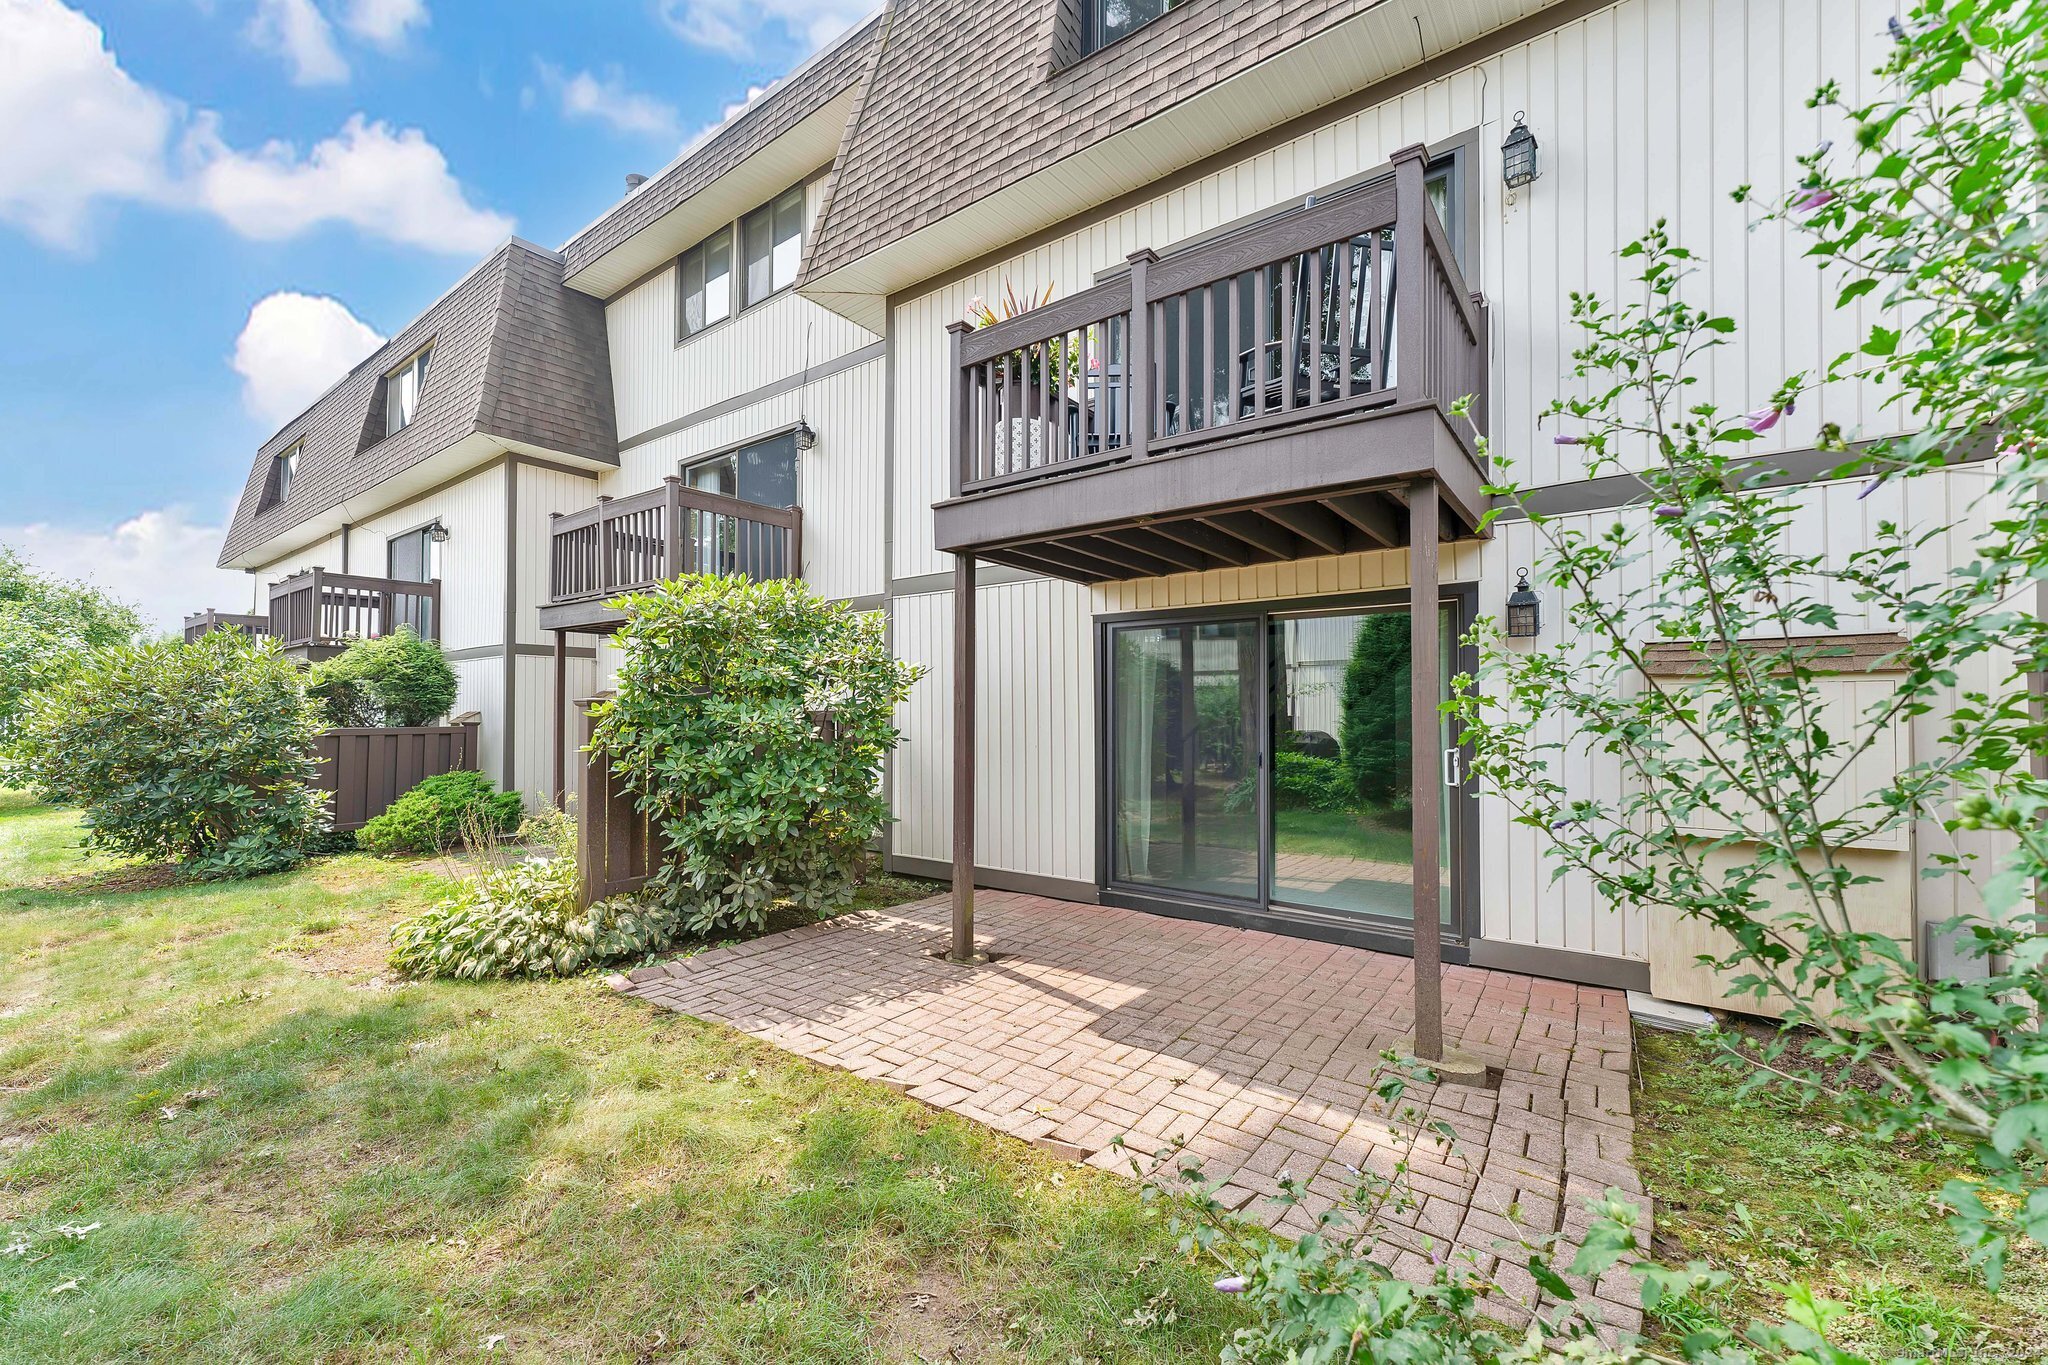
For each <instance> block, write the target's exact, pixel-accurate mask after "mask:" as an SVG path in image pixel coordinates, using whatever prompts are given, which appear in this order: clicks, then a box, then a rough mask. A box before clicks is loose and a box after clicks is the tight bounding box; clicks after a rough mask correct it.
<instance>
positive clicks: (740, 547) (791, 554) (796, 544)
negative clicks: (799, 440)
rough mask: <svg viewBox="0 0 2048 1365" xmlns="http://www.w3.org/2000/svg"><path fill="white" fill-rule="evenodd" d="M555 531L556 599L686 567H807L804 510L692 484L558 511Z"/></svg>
mask: <svg viewBox="0 0 2048 1365" xmlns="http://www.w3.org/2000/svg"><path fill="white" fill-rule="evenodd" d="M551 531H552V534H551V535H550V537H549V540H550V549H549V554H548V598H549V602H550V604H551V605H554V606H562V605H566V604H569V603H578V602H603V601H605V600H607V599H608V598H612V597H616V596H618V595H619V594H620V593H626V592H637V591H639V590H641V589H644V588H650V587H652V586H654V585H655V584H656V583H660V582H662V581H663V580H665V579H670V578H674V577H677V576H678V575H681V574H699V573H703V574H743V575H745V576H746V577H749V578H754V579H770V578H798V577H801V576H802V574H803V539H804V514H803V511H802V509H800V508H795V507H769V506H766V505H764V504H762V503H757V502H746V501H743V500H741V499H739V498H729V497H725V496H723V495H722V494H718V493H707V492H704V491H703V490H702V489H697V488H691V487H688V486H687V485H685V484H684V483H683V481H682V480H681V479H679V478H677V477H676V476H674V475H670V476H669V477H668V478H666V479H664V480H663V481H662V485H661V487H659V488H650V489H648V490H647V491H646V492H644V493H635V494H633V495H632V496H631V497H625V498H599V499H598V500H597V505H596V506H595V507H586V508H584V509H583V510H581V511H579V512H569V513H559V512H558V513H556V514H555V516H554V519H553V525H552V527H551Z"/></svg>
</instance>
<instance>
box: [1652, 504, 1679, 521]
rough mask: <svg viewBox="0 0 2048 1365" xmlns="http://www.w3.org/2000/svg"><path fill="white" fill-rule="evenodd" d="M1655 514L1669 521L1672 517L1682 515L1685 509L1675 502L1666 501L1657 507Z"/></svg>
mask: <svg viewBox="0 0 2048 1365" xmlns="http://www.w3.org/2000/svg"><path fill="white" fill-rule="evenodd" d="M1657 515H1658V516H1660V517H1662V518H1664V519H1665V520H1666V521H1670V520H1671V519H1673V518H1674V517H1682V516H1684V515H1685V509H1684V508H1683V507H1680V506H1679V505H1678V504H1677V503H1675V502H1667V503H1664V504H1663V505H1661V506H1660V507H1658V508H1657Z"/></svg>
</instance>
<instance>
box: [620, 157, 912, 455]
mask: <svg viewBox="0 0 2048 1365" xmlns="http://www.w3.org/2000/svg"><path fill="white" fill-rule="evenodd" d="M824 183H825V182H824V179H823V178H822V177H820V178H819V179H817V180H814V181H812V182H811V184H810V187H809V191H808V194H807V202H806V206H805V207H806V210H807V213H806V219H807V221H809V220H811V219H814V218H815V216H816V214H817V211H818V207H819V202H820V198H821V196H822V194H823V187H824ZM738 272H739V263H738V261H737V260H735V262H734V278H735V281H737V278H738ZM605 323H606V327H607V330H608V332H609V335H610V340H611V359H612V395H613V400H614V402H615V404H616V407H617V412H618V423H619V436H620V437H621V438H622V439H627V438H631V437H633V436H635V435H638V434H639V433H640V432H643V431H646V430H648V429H649V428H651V427H657V426H660V425H661V424H662V423H663V422H670V421H674V420H675V419H676V418H678V417H682V416H685V415H687V414H689V413H692V412H696V411H699V410H700V409H703V408H707V407H710V406H711V405H713V404H715V403H722V402H724V401H726V400H727V399H731V398H736V397H738V396H740V395H741V394H745V393H751V392H753V391H754V390H755V389H758V388H760V387H762V386H763V385H766V384H772V383H774V382H775V381H776V380H778V379H781V378H783V377H785V376H787V375H793V374H800V373H802V372H803V370H804V369H805V367H806V366H811V367H815V366H818V365H822V364H824V363H825V362H826V361H828V360H832V359H835V358H836V357H838V356H842V355H845V354H846V353H847V352H849V351H857V350H859V349H860V348H861V347H863V346H867V345H871V344H872V343H874V342H876V341H879V340H880V339H881V338H879V337H877V336H876V335H875V334H874V333H873V332H870V331H868V330H867V329H866V328H864V327H861V326H860V325H859V324H857V323H853V322H849V321H848V320H847V319H845V318H843V317H841V316H839V314H837V313H834V312H831V311H830V310H828V309H825V308H821V307H819V306H818V305H817V304H815V303H812V302H811V301H810V300H809V299H805V298H799V297H798V296H797V295H795V294H794V293H785V294H783V295H781V296H780V297H777V298H771V299H769V300H768V301H766V302H765V303H762V304H760V305H758V306H756V307H753V308H749V309H747V310H745V311H744V312H742V313H740V314H739V315H738V316H736V317H733V318H730V319H728V320H727V321H725V322H722V323H719V324H717V325H716V326H714V327H712V328H709V329H707V330H706V331H704V332H702V333H700V334H699V335H697V336H694V337H691V338H690V339H689V340H688V341H685V342H681V343H680V344H679V343H678V342H677V341H676V274H675V271H674V270H673V269H664V270H660V271H657V272H656V273H654V274H653V275H650V276H648V277H647V278H646V279H645V280H642V281H641V282H640V283H639V284H636V285H634V286H633V287H632V288H631V289H629V290H627V291H626V292H625V293H623V294H621V295H619V296H618V297H617V298H615V299H613V300H612V301H611V302H610V303H609V304H607V305H606V307H605Z"/></svg>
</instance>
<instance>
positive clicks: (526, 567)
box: [501, 465, 597, 646]
mask: <svg viewBox="0 0 2048 1365" xmlns="http://www.w3.org/2000/svg"><path fill="white" fill-rule="evenodd" d="M596 501H597V479H596V478H595V477H594V476H592V475H587V474H576V473H571V472H568V471H566V470H561V469H555V468H542V467H541V466H538V465H520V466H519V505H518V513H517V520H518V525H519V530H518V534H519V553H518V556H517V560H518V563H517V565H516V577H515V579H514V582H513V592H514V596H513V603H512V607H513V611H512V618H513V622H514V625H515V626H516V634H515V635H514V636H513V639H514V641H515V642H516V643H519V644H528V645H549V646H552V645H553V644H554V640H553V638H552V637H550V636H549V634H548V633H547V632H546V631H543V630H542V629H541V628H540V608H541V607H542V605H543V604H545V603H546V602H547V600H548V564H549V558H548V548H549V539H550V531H549V516H550V514H551V513H555V512H563V513H568V512H575V511H579V510H581V509H582V508H585V507H588V506H590V505H591V504H592V503H594V502H596ZM501 634H502V632H501ZM578 643H587V642H585V641H581V640H579V641H578Z"/></svg>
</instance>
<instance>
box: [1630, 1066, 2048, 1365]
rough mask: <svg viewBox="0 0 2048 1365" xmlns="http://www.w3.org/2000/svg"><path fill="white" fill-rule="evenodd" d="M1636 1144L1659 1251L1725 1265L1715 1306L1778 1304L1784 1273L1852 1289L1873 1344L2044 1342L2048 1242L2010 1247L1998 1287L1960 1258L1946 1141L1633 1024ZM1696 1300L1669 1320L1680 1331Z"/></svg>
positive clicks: (1992, 1352)
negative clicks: (1886, 1135) (1857, 1125)
mask: <svg viewBox="0 0 2048 1365" xmlns="http://www.w3.org/2000/svg"><path fill="white" fill-rule="evenodd" d="M1636 1057H1637V1063H1638V1066H1639V1067H1640V1069H1641V1073H1642V1075H1641V1096H1640V1098H1641V1104H1640V1106H1639V1109H1638V1115H1637V1125H1638V1126H1637V1132H1636V1159H1637V1163H1638V1165H1639V1166H1640V1168H1641V1170H1642V1174H1643V1179H1644V1181H1645V1183H1646V1185H1647V1187H1648V1188H1649V1190H1650V1192H1651V1193H1652V1194H1653V1195H1654V1196H1655V1197H1656V1200H1657V1240H1656V1247H1655V1249H1656V1253H1657V1255H1658V1258H1659V1259H1661V1260H1663V1261H1665V1262H1667V1263H1675V1262H1683V1261H1689V1260H1704V1261H1707V1262H1709V1263H1711V1264H1712V1265H1714V1266H1716V1267H1717V1268H1719V1269H1722V1270H1726V1271H1728V1272H1730V1273H1731V1274H1732V1276H1733V1280H1732V1282H1731V1283H1730V1285H1729V1287H1728V1288H1727V1289H1726V1290H1725V1291H1723V1292H1722V1293H1721V1294H1720V1295H1718V1296H1716V1301H1715V1302H1713V1303H1712V1304H1711V1305H1710V1306H1711V1307H1712V1308H1713V1309H1715V1310H1718V1311H1719V1312H1720V1313H1721V1314H1722V1315H1723V1317H1724V1319H1725V1320H1728V1321H1733V1322H1735V1323H1738V1324H1739V1323H1744V1322H1747V1321H1749V1320H1750V1319H1751V1318H1753V1317H1759V1316H1772V1317H1776V1316H1778V1315H1779V1314H1780V1310H1781V1309H1782V1306H1783V1302H1784V1295H1783V1294H1782V1293H1780V1292H1779V1291H1778V1290H1777V1289H1776V1286H1778V1285H1780V1284H1784V1283H1786V1282H1789V1281H1794V1280H1797V1281H1802V1282H1804V1283H1807V1284H1810V1285H1813V1286H1814V1287H1816V1288H1817V1289H1819V1290H1820V1291H1821V1292H1822V1293H1824V1294H1825V1295H1826V1296H1827V1297H1829V1298H1832V1299H1835V1300H1838V1301H1840V1302H1843V1303H1846V1304H1848V1305H1849V1306H1850V1307H1851V1309H1852V1310H1853V1316H1852V1317H1851V1318H1849V1319H1847V1320H1846V1321H1845V1323H1844V1324H1843V1327H1844V1331H1843V1332H1842V1336H1843V1337H1844V1339H1845V1341H1846V1343H1847V1344H1850V1345H1853V1346H1856V1347H1859V1348H1861V1349H1863V1350H1864V1351H1866V1352H1868V1353H1871V1354H1874V1355H1879V1356H1890V1355H1894V1354H1900V1355H1904V1354H1911V1355H1916V1356H1917V1355H1923V1354H1932V1353H1938V1352H1946V1353H1948V1354H1949V1357H1950V1358H1951V1359H1957V1360H1972V1359H2010V1360H2038V1359H2044V1358H2048V1254H2044V1253H2043V1252H2042V1249H2041V1248H2040V1247H2039V1246H2024V1247H2021V1248H2019V1249H2017V1250H2016V1251H2015V1252H2014V1254H2013V1256H2012V1257H2011V1259H2010V1260H2009V1262H2008V1266H2007V1271H2006V1280H2005V1284H2004V1286H2003V1287H2002V1289H2001V1290H2000V1293H1999V1295H1998V1296H1997V1297H1996V1298H1994V1297H1992V1296H1991V1295H1990V1294H1988V1293H1986V1292H1985V1290H1984V1288H1983V1286H1982V1284H1981V1283H1980V1282H1979V1281H1978V1280H1977V1278H1976V1277H1975V1276H1973V1275H1972V1274H1971V1273H1970V1271H1969V1270H1968V1268H1967V1267H1966V1266H1965V1265H1964V1264H1963V1258H1962V1255H1961V1253H1960V1252H1959V1251H1958V1249H1957V1247H1956V1243H1955V1239H1954V1237H1953V1235H1952V1234H1951V1233H1950V1231H1949V1229H1948V1226H1947V1224H1946V1223H1945V1221H1944V1218H1943V1211H1942V1208H1941V1205H1940V1203H1939V1201H1938V1198H1937V1196H1938V1194H1939V1192H1940V1190H1941V1187H1942V1185H1943V1183H1944V1182H1946V1181H1947V1180H1949V1179H1950V1178H1951V1177H1953V1176H1956V1175H1958V1174H1962V1173H1963V1171H1964V1166H1965V1162H1966V1159H1967V1155H1968V1154H1967V1153H1966V1152H1965V1151H1964V1150H1963V1149H1962V1148H1960V1147H1958V1146H1956V1145H1954V1144H1952V1143H1932V1142H1920V1141H1901V1142H1898V1143H1892V1144H1881V1143H1876V1142H1873V1141H1871V1140H1869V1139H1867V1138H1865V1137H1862V1136H1860V1135H1859V1134H1858V1133H1857V1132H1855V1131H1854V1130H1853V1129H1851V1128H1850V1127H1849V1126H1848V1125H1847V1124H1845V1123H1843V1122H1841V1121H1840V1115H1839V1114H1837V1113H1836V1112H1834V1111H1833V1110H1832V1108H1830V1107H1829V1106H1827V1105H1824V1104H1823V1105H1813V1106H1801V1105H1799V1104H1797V1103H1795V1102H1794V1101H1793V1100H1792V1099H1791V1098H1790V1097H1788V1096H1785V1095H1782V1094H1777V1093H1769V1092H1766V1093H1758V1094H1751V1095H1743V1094H1741V1093H1740V1087H1739V1084H1738V1079H1739V1078H1738V1077H1737V1076H1736V1075H1735V1074H1734V1073H1731V1072H1729V1071H1727V1070H1725V1069H1723V1068H1721V1067H1719V1066H1717V1065H1715V1064H1714V1063H1713V1062H1712V1061H1711V1060H1710V1059H1709V1057H1708V1056H1707V1055H1706V1053H1705V1052H1704V1051H1703V1049H1702V1048H1701V1046H1700V1045H1699V1044H1698V1043H1697V1042H1696V1041H1695V1040H1693V1039H1692V1038H1690V1037H1687V1036H1685V1035H1679V1034H1670V1033H1657V1032H1652V1031H1650V1030H1646V1029H1638V1030H1637V1032H1636ZM1702 1307H1703V1306H1702V1305H1700V1304H1697V1303H1681V1304H1679V1305H1676V1306H1675V1307H1673V1308H1672V1309H1671V1310H1669V1311H1668V1312H1666V1313H1665V1314H1663V1317H1662V1322H1661V1327H1662V1329H1663V1330H1664V1331H1665V1332H1666V1333H1667V1334H1668V1335H1669V1336H1670V1337H1671V1338H1674V1339H1675V1338H1677V1337H1679V1336H1682V1335H1683V1334H1684V1333H1685V1331H1686V1330H1687V1329H1688V1328H1689V1327H1690V1326H1691V1325H1692V1324H1693V1323H1695V1322H1696V1321H1698V1320H1699V1318H1700V1317H1701V1310H1702Z"/></svg>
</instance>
